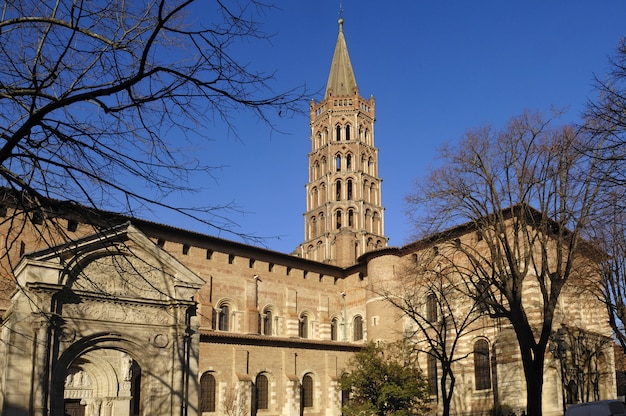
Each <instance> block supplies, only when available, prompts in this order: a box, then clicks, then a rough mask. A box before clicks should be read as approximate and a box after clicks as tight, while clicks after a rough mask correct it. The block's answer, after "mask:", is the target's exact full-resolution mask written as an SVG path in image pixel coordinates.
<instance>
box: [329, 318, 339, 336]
mask: <svg viewBox="0 0 626 416" xmlns="http://www.w3.org/2000/svg"><path fill="white" fill-rule="evenodd" d="M338 335H339V319H337V318H336V317H335V318H333V319H332V321H330V340H331V341H337V339H338Z"/></svg>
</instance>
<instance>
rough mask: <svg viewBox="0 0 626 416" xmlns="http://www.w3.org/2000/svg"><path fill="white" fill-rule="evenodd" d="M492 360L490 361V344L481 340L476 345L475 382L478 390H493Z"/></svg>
mask: <svg viewBox="0 0 626 416" xmlns="http://www.w3.org/2000/svg"><path fill="white" fill-rule="evenodd" d="M490 362H491V360H490V359H489V343H488V342H487V341H486V340H484V339H480V340H478V341H476V343H475V344H474V380H475V383H476V390H489V389H490V388H491V367H490Z"/></svg>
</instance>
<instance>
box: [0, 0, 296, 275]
mask: <svg viewBox="0 0 626 416" xmlns="http://www.w3.org/2000/svg"><path fill="white" fill-rule="evenodd" d="M268 7H271V6H269V5H265V4H263V3H261V2H259V1H256V0H250V1H247V2H243V3H240V2H228V3H227V2H222V1H219V0H216V1H210V2H206V1H203V2H198V1H194V0H146V1H126V0H111V1H104V0H97V1H85V0H55V1H52V2H42V1H39V0H23V1H6V2H4V3H3V5H2V6H1V9H0V12H1V15H0V74H1V76H0V188H2V189H3V190H4V191H5V192H3V193H2V195H1V196H0V202H1V204H2V206H3V207H6V206H10V207H12V208H14V209H15V210H14V211H13V210H12V211H10V212H9V213H8V215H3V216H2V218H0V221H1V222H2V224H0V225H1V226H2V229H3V231H4V233H3V237H4V241H3V243H4V246H3V250H2V253H0V256H1V258H0V261H1V262H2V264H6V263H7V262H8V261H10V258H11V257H10V254H9V253H12V252H16V251H18V249H17V248H16V246H19V242H18V241H19V240H18V238H19V236H20V235H22V231H23V230H24V227H26V226H25V225H24V221H23V219H24V218H25V217H28V218H29V219H30V220H34V221H36V222H39V221H41V219H42V218H41V217H42V216H43V217H44V219H46V218H45V217H53V216H54V215H55V214H56V213H58V212H65V213H67V212H71V211H72V210H75V208H76V206H78V205H80V206H81V209H90V208H96V209H99V210H102V209H105V210H110V211H115V212H119V213H124V214H128V215H133V214H134V213H135V212H137V210H138V209H143V208H147V209H150V208H165V209H168V210H173V211H176V212H178V213H180V214H182V215H186V216H188V217H191V218H193V219H195V220H197V221H200V223H202V224H204V225H206V226H208V227H212V228H213V229H214V230H215V231H230V232H233V233H235V234H236V233H237V231H236V230H235V229H234V227H233V226H234V223H233V222H232V221H231V220H229V218H228V215H229V214H228V212H229V211H228V210H227V209H228V208H229V206H228V205H226V206H219V205H217V204H214V205H213V204H211V202H210V201H209V202H208V204H207V205H206V206H192V207H185V206H179V205H176V203H175V202H174V203H172V202H168V201H172V200H173V198H170V199H168V196H170V197H171V196H172V195H178V194H179V193H181V192H191V191H193V190H194V187H193V186H192V185H191V184H189V183H188V182H187V180H188V179H189V177H190V175H192V174H204V175H207V177H208V178H211V177H212V175H213V172H214V171H213V169H214V167H211V166H206V165H205V164H204V163H203V162H202V161H199V160H196V159H195V158H194V156H193V155H194V152H193V151H190V149H191V148H194V147H197V146H198V144H199V143H201V141H203V140H204V141H206V142H207V143H208V136H209V134H210V133H209V131H210V127H211V125H212V124H213V123H225V124H226V125H227V126H229V128H231V129H234V126H235V123H234V120H233V118H232V117H234V116H235V115H240V114H241V113H242V112H243V111H249V112H251V113H253V115H255V116H256V117H259V118H260V119H261V120H264V121H265V122H267V123H268V124H269V125H270V127H272V125H271V118H272V117H274V115H277V114H285V115H287V114H289V113H292V112H293V111H299V106H300V103H301V97H302V93H303V91H299V90H291V91H287V92H284V93H274V92H273V91H272V88H271V87H272V85H271V79H272V74H266V73H263V72H257V71H255V70H254V69H253V68H252V66H251V65H250V63H249V62H248V61H247V60H246V59H245V57H243V58H242V57H241V55H240V53H237V52H236V51H237V49H236V48H237V47H238V46H239V45H240V44H242V43H244V45H248V44H249V43H251V42H253V41H266V40H268V36H267V35H266V34H265V33H263V32H262V31H261V27H260V25H259V23H258V19H260V16H262V13H264V12H265V11H266V10H267V8H268ZM200 11H202V13H201V14H200V13H199V12H200ZM59 201H64V202H59ZM13 212H17V213H20V214H16V215H22V216H24V218H21V219H20V218H16V217H15V216H14V215H13V214H12V213H13ZM5 214H6V213H5ZM81 215H82V214H81ZM83 217H84V218H86V216H84V215H83ZM44 223H47V222H46V221H44ZM39 233H40V235H39V237H40V239H41V240H42V241H43V242H44V244H43V245H49V246H53V245H55V244H58V243H59V241H58V240H59V239H61V240H63V238H62V237H61V236H60V235H61V234H63V233H60V232H59V230H52V231H50V232H49V233H47V232H41V231H39ZM53 235H56V236H57V239H56V240H55V241H52V237H51V236H53ZM242 236H243V237H245V235H242ZM13 258H14V257H13ZM10 267H11V266H10V265H9V268H10Z"/></svg>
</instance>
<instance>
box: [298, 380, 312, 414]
mask: <svg viewBox="0 0 626 416" xmlns="http://www.w3.org/2000/svg"><path fill="white" fill-rule="evenodd" d="M300 399H301V401H302V407H313V377H311V375H310V374H305V375H304V377H302V390H301V395H300Z"/></svg>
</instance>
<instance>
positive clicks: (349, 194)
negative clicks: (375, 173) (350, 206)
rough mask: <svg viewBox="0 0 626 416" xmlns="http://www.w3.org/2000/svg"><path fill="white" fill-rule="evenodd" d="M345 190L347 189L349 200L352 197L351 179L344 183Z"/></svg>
mask: <svg viewBox="0 0 626 416" xmlns="http://www.w3.org/2000/svg"><path fill="white" fill-rule="evenodd" d="M346 191H347V194H348V195H347V199H348V200H351V199H352V179H348V183H347V184H346Z"/></svg>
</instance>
